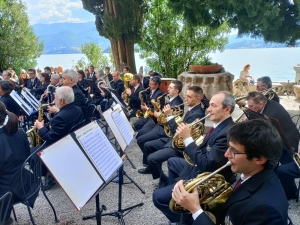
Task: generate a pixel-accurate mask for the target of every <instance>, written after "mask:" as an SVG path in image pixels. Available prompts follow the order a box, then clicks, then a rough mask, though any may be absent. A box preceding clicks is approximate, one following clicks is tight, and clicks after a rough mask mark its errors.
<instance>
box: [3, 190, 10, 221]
mask: <svg viewBox="0 0 300 225" xmlns="http://www.w3.org/2000/svg"><path fill="white" fill-rule="evenodd" d="M11 199H12V193H11V192H10V191H9V192H7V193H6V194H4V195H3V196H1V198H0V224H4V222H5V218H6V215H7V213H10V212H8V209H9V206H10V205H11V203H10V202H11Z"/></svg>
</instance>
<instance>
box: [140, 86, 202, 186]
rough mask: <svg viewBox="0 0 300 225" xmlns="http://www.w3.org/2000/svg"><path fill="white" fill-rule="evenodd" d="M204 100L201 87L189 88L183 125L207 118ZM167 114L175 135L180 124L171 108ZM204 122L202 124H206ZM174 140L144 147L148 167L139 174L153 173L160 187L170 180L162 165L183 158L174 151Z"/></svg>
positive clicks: (167, 139) (167, 109)
mask: <svg viewBox="0 0 300 225" xmlns="http://www.w3.org/2000/svg"><path fill="white" fill-rule="evenodd" d="M202 98H203V90H202V88H201V87H199V86H191V87H189V88H188V90H187V93H186V97H185V101H186V102H187V106H188V107H189V108H188V111H187V112H186V114H185V116H184V118H183V123H192V122H193V121H195V120H196V119H201V118H203V117H204V116H205V112H204V110H203V108H202V107H201V104H200V102H201V99H202ZM164 109H165V113H166V115H168V122H167V123H168V125H169V127H170V130H171V131H172V133H173V134H175V131H176V128H177V126H178V124H177V123H176V121H175V118H174V117H173V116H172V110H170V106H166V107H165V108H164ZM204 122H205V121H204V120H203V121H202V123H203V124H204ZM172 140H173V139H172V138H160V139H158V140H153V141H148V142H146V143H145V145H144V152H143V154H144V156H143V157H144V159H147V163H146V164H147V165H148V166H147V167H146V168H144V169H140V170H139V171H138V172H139V173H143V174H146V173H151V174H152V177H153V179H157V178H160V181H159V183H158V187H159V188H161V187H164V186H166V185H167V184H168V178H167V176H166V175H165V174H164V173H163V171H162V167H161V166H162V163H163V162H165V161H167V160H168V159H169V158H171V157H182V153H181V151H178V149H174V148H173V145H172Z"/></svg>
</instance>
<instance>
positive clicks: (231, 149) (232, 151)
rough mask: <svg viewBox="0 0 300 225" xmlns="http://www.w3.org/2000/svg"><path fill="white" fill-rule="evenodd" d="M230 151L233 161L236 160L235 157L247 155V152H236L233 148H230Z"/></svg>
mask: <svg viewBox="0 0 300 225" xmlns="http://www.w3.org/2000/svg"><path fill="white" fill-rule="evenodd" d="M228 149H229V151H230V153H231V156H232V158H233V159H234V158H235V155H242V154H246V152H236V149H234V148H233V147H231V146H229V147H228Z"/></svg>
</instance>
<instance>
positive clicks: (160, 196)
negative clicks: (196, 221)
mask: <svg viewBox="0 0 300 225" xmlns="http://www.w3.org/2000/svg"><path fill="white" fill-rule="evenodd" d="M174 186H175V183H174V184H171V185H168V186H166V187H163V188H160V189H156V190H155V191H154V192H153V195H152V200H153V203H154V205H155V207H156V208H157V209H159V210H160V211H161V212H162V213H163V214H164V215H165V216H166V217H167V218H168V219H169V221H170V222H172V223H174V222H179V221H180V217H181V214H178V213H173V212H172V211H171V210H170V208H169V203H170V201H171V199H172V190H173V188H174ZM191 217H192V214H183V221H190V220H191ZM186 224H191V223H186Z"/></svg>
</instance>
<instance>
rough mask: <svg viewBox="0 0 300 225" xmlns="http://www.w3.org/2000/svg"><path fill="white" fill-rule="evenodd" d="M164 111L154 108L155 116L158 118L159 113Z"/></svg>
mask: <svg viewBox="0 0 300 225" xmlns="http://www.w3.org/2000/svg"><path fill="white" fill-rule="evenodd" d="M161 113H162V112H161V111H160V110H159V111H158V112H157V111H156V110H154V116H155V117H156V118H158V117H159V115H160V114H161Z"/></svg>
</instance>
